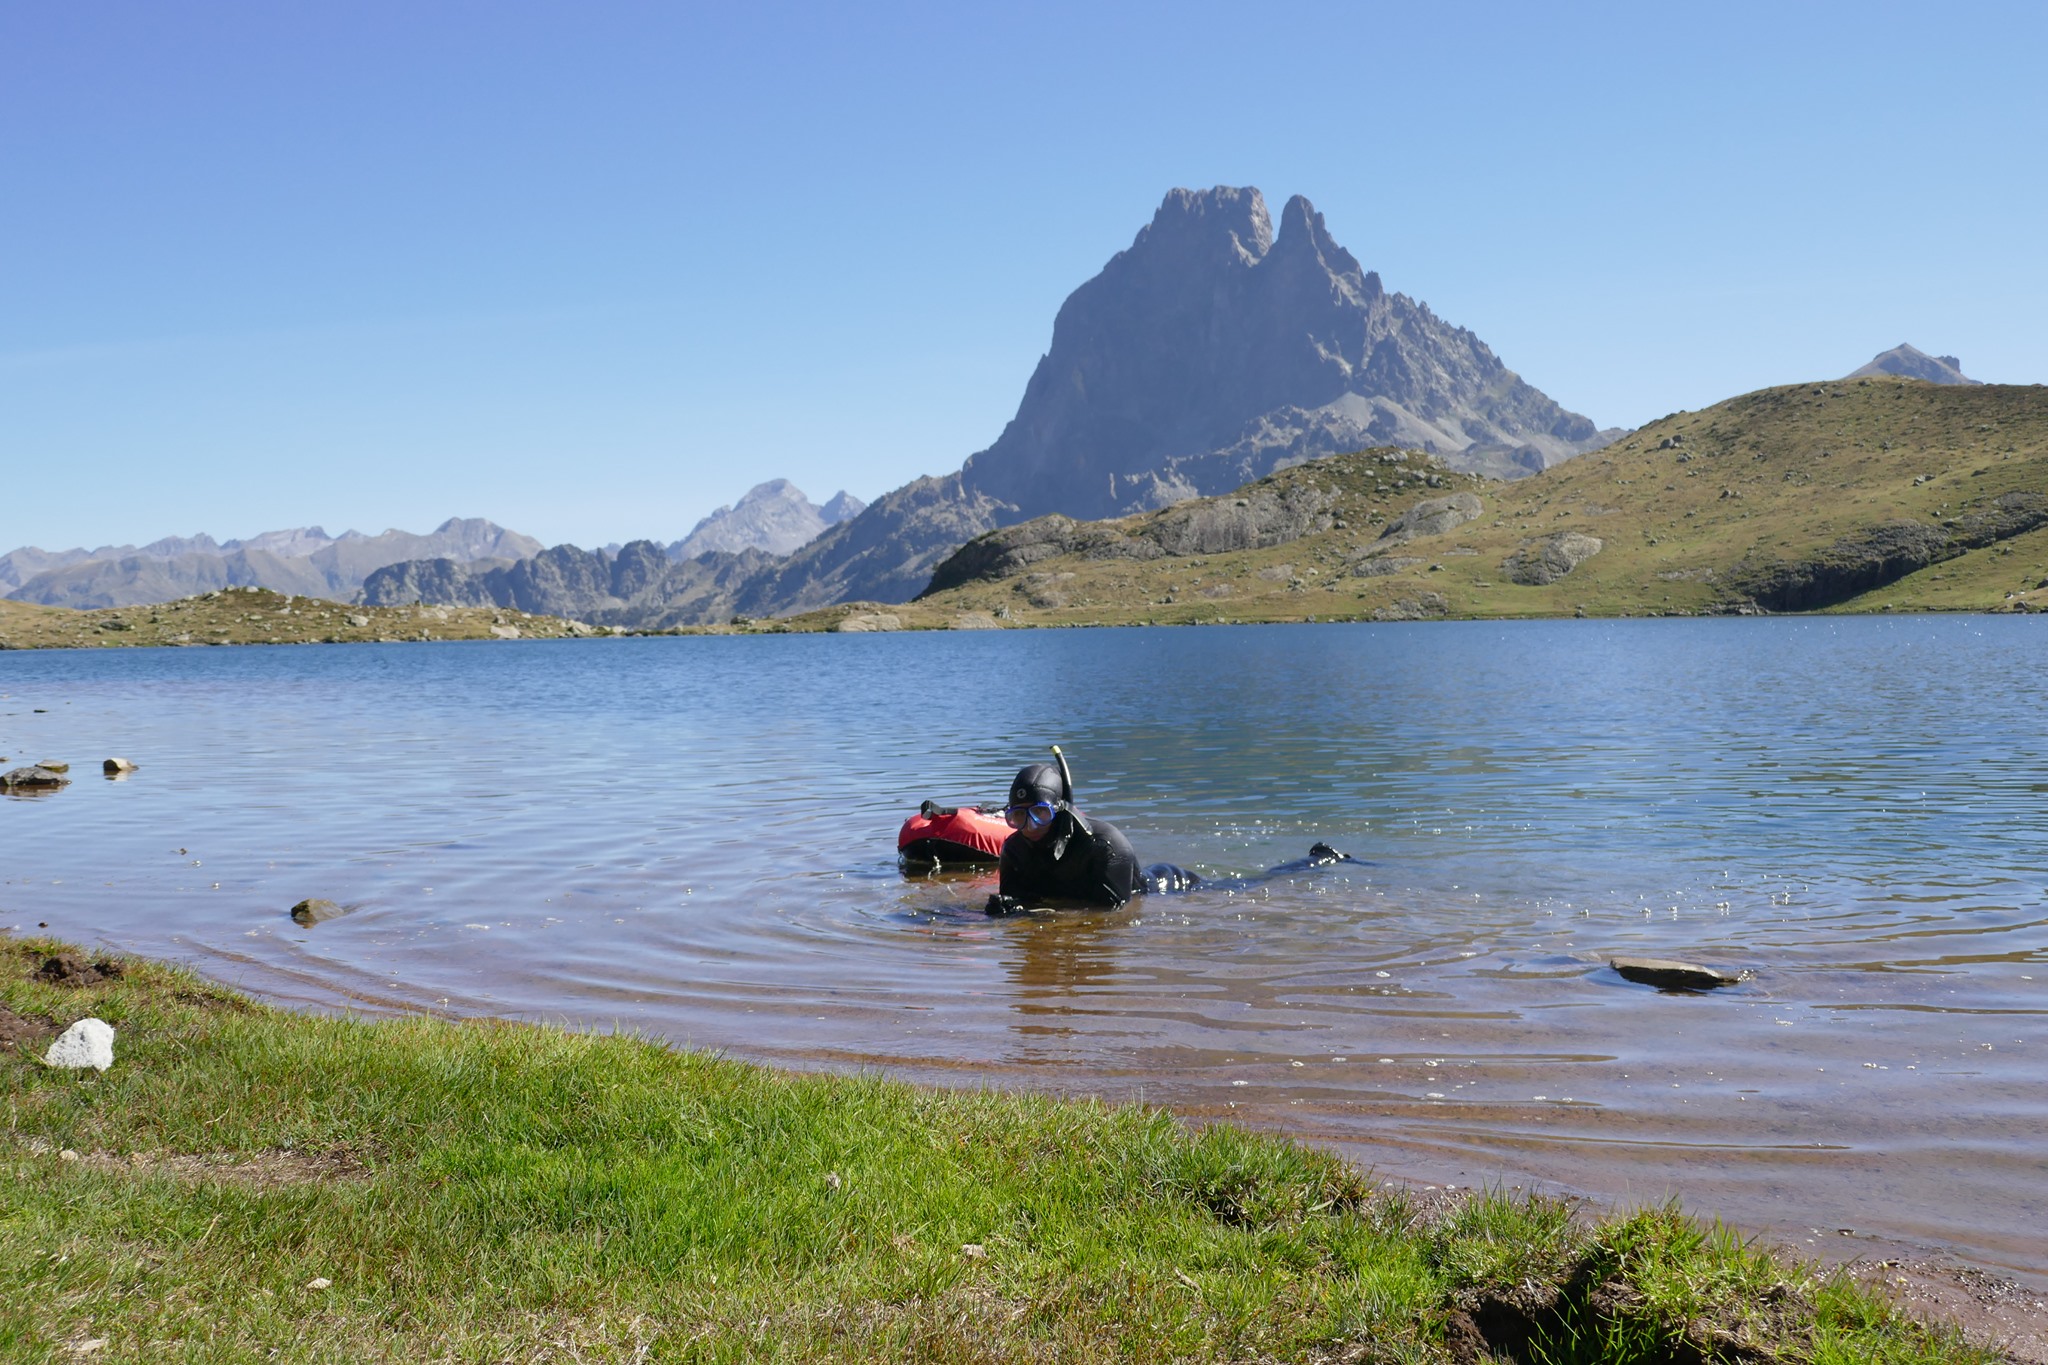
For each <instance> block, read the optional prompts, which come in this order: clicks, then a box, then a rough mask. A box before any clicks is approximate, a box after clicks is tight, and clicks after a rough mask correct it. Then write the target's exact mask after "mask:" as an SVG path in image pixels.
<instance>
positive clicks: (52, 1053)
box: [43, 1019, 114, 1071]
mask: <svg viewBox="0 0 2048 1365" xmlns="http://www.w3.org/2000/svg"><path fill="white" fill-rule="evenodd" d="M43 1060H44V1061H45V1062H47V1063H48V1064H49V1065H51V1066H55V1067H62V1068H64V1069H66V1070H69V1071H78V1070H82V1069H84V1068H85V1067H91V1068H92V1069H93V1070H95V1071H105V1070H106V1069H107V1068H108V1067H110V1066H112V1065H113V1064H114V1026H113V1025H112V1024H110V1023H108V1022H107V1021H106V1020H104V1019H81V1020H79V1021H78V1022H77V1023H75V1024H73V1025H72V1026H71V1027H70V1028H68V1029H65V1030H64V1031H63V1032H62V1033H60V1034H58V1035H57V1041H56V1042H54V1043H52V1044H50V1050H49V1051H48V1052H46V1053H44V1054H43Z"/></svg>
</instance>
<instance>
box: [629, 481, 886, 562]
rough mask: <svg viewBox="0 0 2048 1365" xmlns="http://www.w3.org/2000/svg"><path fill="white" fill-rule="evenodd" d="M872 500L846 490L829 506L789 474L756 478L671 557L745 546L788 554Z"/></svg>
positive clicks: (675, 546)
mask: <svg viewBox="0 0 2048 1365" xmlns="http://www.w3.org/2000/svg"><path fill="white" fill-rule="evenodd" d="M866 506H867V504H866V503H864V502H862V501H861V500H860V499H859V498H856V497H854V496H853V495H852V494H851V493H848V492H846V491H845V490H843V489H842V490H841V491H840V492H839V493H837V494H835V495H834V496H833V498H832V500H831V501H830V502H828V503H826V504H825V505H824V506H823V507H819V506H817V505H815V504H814V503H812V502H811V500H810V499H809V498H807V497H805V496H804V492H803V490H802V489H801V488H798V487H797V486H796V485H795V484H793V483H791V482H790V481H789V480H788V479H770V480H769V481H768V482H767V483H760V484H755V485H754V486H753V487H752V488H750V489H748V490H747V493H746V496H745V497H742V498H741V499H740V500H739V501H738V502H737V503H734V504H733V505H732V506H730V507H721V508H719V509H718V510H717V511H715V512H713V513H712V514H711V515H710V516H708V517H705V518H704V519H703V520H702V521H700V522H698V523H697V525H696V526H695V528H694V529H692V530H691V532H690V534H689V535H687V536H684V537H683V538H682V539H681V540H679V541H677V542H676V543H675V544H673V545H671V546H669V547H668V553H669V557H670V558H671V559H695V558H696V557H697V556H699V555H704V554H712V553H714V552H721V551H722V552H724V553H726V554H738V553H739V552H740V551H742V550H764V551H766V552H767V553H769V554H771V555H786V554H788V553H790V552H791V551H792V550H795V549H796V548H797V547H798V546H801V545H806V544H808V543H810V542H811V541H813V540H816V539H817V538H818V537H819V536H820V535H821V534H823V533H824V531H825V529H826V528H827V527H830V526H836V525H838V524H839V523H840V522H842V521H846V520H848V519H850V518H852V517H855V516H858V515H859V514H860V512H861V510H862V509H863V508H865V507H866Z"/></svg>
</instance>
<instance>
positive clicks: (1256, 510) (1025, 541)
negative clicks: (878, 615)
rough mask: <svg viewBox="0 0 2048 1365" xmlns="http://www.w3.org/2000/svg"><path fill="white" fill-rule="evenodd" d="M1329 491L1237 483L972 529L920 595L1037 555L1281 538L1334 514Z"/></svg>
mask: <svg viewBox="0 0 2048 1365" xmlns="http://www.w3.org/2000/svg"><path fill="white" fill-rule="evenodd" d="M1335 503H1336V497H1335V495H1334V494H1333V493H1332V492H1330V491H1329V490H1328V489H1325V488H1322V487H1320V486H1319V485H1317V484H1315V483H1313V482H1309V481H1306V480H1298V481H1294V482H1289V483H1286V484H1284V485H1282V486H1279V487H1273V486H1263V487H1251V488H1241V489H1238V490H1237V492H1236V493H1235V494H1234V495H1233V496H1230V497H1223V498H1196V499H1192V500H1190V501H1188V502H1185V503H1181V504H1179V505H1177V506H1173V507H1169V508H1168V509H1166V510H1165V511H1163V512H1160V513H1158V514H1156V515H1154V516H1150V517H1146V518H1143V519H1142V520H1140V521H1137V522H1135V523H1132V522H1125V523H1116V522H1097V521H1076V520H1074V518H1072V517H1068V516H1061V515H1059V514H1058V513H1054V514H1053V515H1051V516H1045V517H1034V518H1033V519H1032V520H1030V521H1027V522H1022V523H1020V524H1018V525H1016V526H1008V527H1004V528H1002V529H1000V530H996V531H991V532H989V533H987V534H985V535H982V536H979V537H977V538H976V539H974V540H971V541H969V542H968V543H967V544H965V545H963V546H961V547H960V548H959V549H958V550H957V551H955V552H954V553H953V554H951V555H949V556H948V557H947V558H946V559H945V560H944V561H943V562H942V563H940V564H939V565H938V566H937V567H936V568H935V569H933V571H932V574H931V581H930V583H929V584H928V585H927V586H926V587H925V590H924V591H923V592H921V593H919V594H918V596H919V597H920V598H923V597H929V596H930V595H931V594H933V593H937V592H943V591H945V590H946V589H947V588H955V587H958V586H960V585H961V584H963V583H972V582H976V581H993V580H995V579H1000V578H1009V577H1011V576H1013V575H1016V574H1019V573H1023V572H1025V571H1026V570H1028V569H1029V568H1030V567H1031V566H1032V565H1033V564H1036V563H1038V562H1039V561H1040V560H1045V559H1052V558H1055V557H1057V556H1059V555H1071V554H1078V555H1084V556H1086V557H1087V558H1089V559H1157V558H1159V557H1160V556H1162V555H1211V554H1227V553H1229V552H1231V551H1233V550H1260V549H1266V548H1269V547H1271V546H1275V545H1285V544H1288V543H1289V542H1291V541H1295V540H1299V539H1300V538H1301V537H1303V536H1305V535H1309V534H1311V533H1313V532H1317V531H1327V530H1328V529H1330V526H1331V524H1332V523H1333V521H1334V520H1335V517H1334V515H1333V513H1332V510H1331V509H1332V508H1333V506H1334V505H1335Z"/></svg>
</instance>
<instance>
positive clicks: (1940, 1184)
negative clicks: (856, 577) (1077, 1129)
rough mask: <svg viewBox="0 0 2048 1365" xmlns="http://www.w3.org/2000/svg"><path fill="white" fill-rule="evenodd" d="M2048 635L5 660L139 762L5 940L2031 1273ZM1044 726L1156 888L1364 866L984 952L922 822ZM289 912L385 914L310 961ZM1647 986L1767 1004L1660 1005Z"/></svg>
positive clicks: (991, 635) (399, 650)
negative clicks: (1724, 1218) (905, 826)
mask: <svg viewBox="0 0 2048 1365" xmlns="http://www.w3.org/2000/svg"><path fill="white" fill-rule="evenodd" d="M2041 629H2042V627H2041V625H2040V624H2039V623H2038V622H2035V621H2032V620H2029V619H2026V618H1954V619H1901V620H1845V621H1825V620H1816V621H1806V620H1798V621H1788V620H1761V621H1654V622H1648V621H1646V622H1556V623H1527V624H1517V625H1509V626H1498V625H1448V626H1390V627H1363V626H1362V627H1331V626H1325V627H1311V628H1292V627H1243V628H1235V627H1233V628H1205V629H1200V630H1157V631H1153V630H1132V631H1086V632H1082V631H1050V632H1016V633H995V632H981V633H973V634H962V635H950V634H931V635H917V636H894V637H891V636H880V637H844V638H842V637H761V638H751V639H710V638H707V639H661V640H619V641H611V640H601V641H587V642H562V643H559V644H557V643H541V642H520V643H517V644H507V645H462V644H448V645H413V646H405V647H384V648H378V647H373V646H363V647H354V646H333V647H323V648H318V649H290V648H277V649H246V650H233V651H230V650H182V651H156V650H110V651H93V652H65V653H42V654H19V653H17V654H10V655H5V656H0V693H4V694H6V695H5V696H0V753H7V754H18V755H27V754H29V753H30V752H31V751H32V752H33V753H34V754H35V755H37V756H48V757H57V758H68V759H69V760H70V761H72V762H73V763H74V764H79V763H86V764H90V763H95V762H96V761H97V760H98V759H101V758H104V757H105V756H107V755H108V754H114V753H119V754H124V755H126V756H129V757H131V758H134V759H135V760H136V761H137V762H138V763H140V764H141V765H142V766H141V768H140V771H138V772H137V773H135V774H134V775H133V778H132V780H130V781H126V782H121V783H84V782H79V783H74V784H73V785H72V786H71V787H69V788H66V789H64V790H63V791H62V792H59V793H58V794H56V795H55V796H54V797H52V798H49V799H45V800H38V801H33V802H29V801H20V802H9V803H6V804H4V805H0V849H4V851H5V858H4V862H0V872H4V881H0V927H4V926H8V925H20V926H22V927H24V928H26V929H33V928H34V926H35V923H36V922H37V921H48V922H49V924H50V926H51V931H52V932H54V933H58V934H61V935H63V936H65V937H67V938H71V939H74V940H80V941H84V942H87V943H99V942H106V943H109V944H112V945H115V946H118V947H122V948H126V949H131V950H134V951H139V952H146V953H154V954H159V955H164V956H171V957H177V958H181V959H183V960H186V961H190V962H193V963H195V964H196V965H198V966H200V967H201V968H202V969H204V970H206V971H208V972H210V973H212V974H213V975H215V976H218V977H221V978H223V979H225V980H228V981H230V982H232V983H235V984H239V985H242V986H245V987H248V988H250V989H254V990H258V991H261V992H265V993H268V994H271V995H273V996H276V997H279V998H283V999H287V1000H292V1001H297V1002H301V1003H307V1004H313V1005H319V1006H335V1005H352V1006H364V1005H367V1006H370V1007H373V1008H392V1009H406V1008H421V1007H426V1008H436V1009H447V1010H452V1011H457V1012H487V1013H494V1014H506V1015H515V1016H523V1017H534V1018H548V1019H563V1020H568V1021H571V1022H576V1023H583V1024H590V1025H595V1026H601V1027H610V1026H621V1027H628V1028H636V1029H641V1030H645V1031H648V1032H653V1033H658V1034H661V1035H663V1036H667V1037H670V1038H674V1039H676V1040H678V1041H680V1042H685V1043H691V1044H695V1045H700V1046H709V1047H717V1048H721V1049H725V1050H727V1051H730V1052H733V1053H736V1054H739V1055H744V1056H752V1057H760V1058H765V1059H771V1060H777V1061H783V1062H788V1063H792V1064H797V1065H805V1066H848V1065H857V1066H880V1067H885V1068H888V1069H891V1070H893V1071H895V1072H897V1073H898V1074H903V1075H908V1076H912V1077H916V1078H920V1079H926V1080H937V1081H944V1082H949V1083H965V1084H980V1083H998V1084H1004V1085H1024V1086H1034V1087H1043V1088H1048V1089H1055V1090H1061V1091H1067V1092H1088V1093H1100V1094H1104V1095H1109V1096H1113V1097H1119V1098H1130V1097H1143V1098H1146V1099H1149V1100H1152V1101H1155V1102H1161V1103H1167V1104H1171V1105H1173V1106H1174V1107H1176V1108H1178V1109H1180V1110H1182V1111H1184V1112H1187V1113H1190V1114H1194V1115H1198V1116H1208V1115H1228V1116H1233V1117H1236V1118H1239V1119H1244V1120H1248V1121H1253V1122H1259V1123H1268V1124H1275V1125H1280V1126H1284V1127H1287V1128H1289V1129H1290V1130H1293V1131H1298V1132H1303V1133H1306V1134H1310V1135H1312V1136H1315V1137H1317V1138H1320V1139H1324V1140H1328V1141H1331V1142H1335V1143H1338V1144H1340V1145H1343V1146H1345V1148H1346V1150H1350V1151H1354V1152H1356V1153H1357V1154H1359V1155H1360V1156H1361V1157H1362V1158H1363V1159H1366V1160H1369V1161H1372V1162H1375V1163H1376V1164H1377V1165H1378V1166H1379V1167H1380V1168H1382V1169H1383V1170H1386V1171H1388V1172H1391V1173H1402V1174H1414V1175H1420V1176H1424V1177H1427V1178H1433V1179H1439V1180H1442V1179H1450V1180H1454V1181H1456V1182H1457V1183H1459V1184H1465V1183H1475V1182H1480V1181H1485V1180H1489V1179H1501V1178H1505V1179H1511V1180H1515V1179H1527V1178H1530V1177H1535V1178H1540V1179H1545V1180H1550V1181H1554V1182H1557V1183H1559V1184H1562V1185H1564V1186H1567V1187H1570V1188H1575V1189H1579V1190H1584V1191H1587V1192H1590V1193H1593V1194H1595V1195H1597V1196H1600V1197H1602V1198H1608V1199H1658V1198H1662V1197H1664V1196H1665V1195H1666V1194H1668V1193H1670V1192H1673V1191H1681V1192H1683V1193H1684V1194H1685V1195H1686V1197H1687V1198H1688V1199H1689V1200H1691V1201H1693V1202H1694V1203H1695V1204H1696V1205H1697V1206H1699V1207H1701V1208H1704V1209H1707V1210H1711V1211H1718V1212H1721V1213H1724V1214H1726V1215H1728V1216H1730V1217H1732V1218H1735V1219H1738V1220H1740V1221H1743V1222H1746V1223H1749V1224H1752V1225H1776V1226H1781V1227H1785V1228H1788V1229H1792V1230H1794V1231H1798V1230H1799V1229H1804V1228H1807V1227H1808V1226H1811V1227H1823V1226H1825V1227H1826V1228H1827V1229H1828V1230H1829V1233H1830V1235H1833V1236H1839V1235H1840V1234H1839V1229H1840V1228H1845V1227H1846V1228H1851V1229H1855V1230H1857V1232H1858V1234H1859V1235H1861V1234H1863V1233H1871V1234H1882V1235H1886V1236H1898V1237H1905V1238H1909V1239H1919V1240H1929V1241H1935V1242H1947V1243H1954V1244H1958V1245H1960V1246H1962V1247H1964V1248H1965V1249H1967V1250H1968V1252H1969V1253H1970V1254H1972V1255H1975V1256H1977V1257H1978V1258H1979V1259H1981V1260H1983V1261H1985V1262H1987V1263H1989V1264H1995V1265H2001V1266H2005V1267H2008V1268H2014V1269H2018V1270H2021V1271H2030V1272H2034V1273H2044V1272H2048V1262H2044V1259H2043V1257H2042V1254H2041V1253H2040V1251H2039V1250H2038V1240H2039V1239H2038V1233H2037V1231H2036V1230H2035V1229H2034V1228H2033V1227H2032V1226H2031V1214H2030V1213H2029V1212H2028V1209H2027V1205H2028V1202H2029V1201H2027V1200H2023V1199H2015V1198H2013V1193H2014V1191H2015V1190H2038V1189H2040V1188H2042V1186H2043V1177H2044V1176H2048V1123H2044V1119H2048V1114H2044V1112H2043V1110H2044V1107H2048V1105H2044V1099H2043V1089H2042V1087H2041V1086H2040V1084H2039V1079H2038V1078H2039V1074H2040V1062H2039V1061H2038V1060H2036V1058H2037V1054H2038V1053H2039V1052H2040V1050H2041V1049H2042V1048H2043V1047H2044V1046H2048V1038H2044V1030H2043V1027H2042V1025H2043V1019H2044V1010H2048V1005H2044V996H2043V994H2042V984H2043V981H2048V976H2044V971H2048V855H2044V853H2043V847H2044V840H2043V835H2044V833H2048V820H2044V818H2043V816H2042V814H2041V811H2042V809H2043V798H2044V796H2048V738H2044V727H2042V726H2041V725H2040V723H2039V717H2038V714H2037V711H2038V699H2039V697H2040V695H2041V693H2042V690H2043V689H2042V683H2043V682H2044V676H2043V675H2044V672H2048V669H2044V664H2043V660H2044V658H2048V652H2044V650H2043V648H2042V641H2041V639H2040V638H2039V632H2040V631H2041ZM36 708H43V709H44V713H43V714H37V712H36ZM1053 740H1059V741H1060V742H1061V743H1062V744H1063V745H1065V747H1066V748H1067V750H1068V752H1069V754H1070V755H1072V757H1073V759H1074V762H1075V769H1076V780H1077V783H1078V787H1079V791H1080V795H1081V799H1082V804H1083V805H1084V806H1085V807H1086V808H1087V809H1089V810H1091V811H1094V812H1096V813H1099V814H1101V815H1103V816H1105V817H1107V818H1109V819H1112V820H1114V821H1115V822H1116V823H1117V824H1118V825H1119V826H1120V827H1121V828H1123V829H1124V830H1125V831H1126V832H1127V833H1128V834H1130V835H1131V837H1132V839H1133V841H1134V843H1135V844H1136V845H1137V849H1138V853H1139V856H1140V858H1141V859H1142V860H1143V861H1147V862H1152V861H1170V862H1175V863H1180V864H1183V865H1186V866H1190V867H1194V868H1196V869H1197V870H1199V871H1201V872H1203V873H1205V874H1209V875H1212V876H1229V875H1232V874H1241V873H1249V872H1253V871H1256V870H1257V869H1261V868H1264V867H1267V866H1271V865H1273V864H1276V863H1280V862H1283V861H1285V860H1287V859H1291V858H1298V857H1300V856H1301V855H1302V854H1303V853H1305V852H1306V850H1307V848H1308V846H1309V844H1310V843H1311V842H1313V841H1315V840H1317V839H1327V840H1329V841H1330V842H1332V843H1334V844H1335V845H1337V846H1338V847H1340V848H1343V849H1346V850H1347V851H1350V852H1353V853H1356V854H1359V855H1361V856H1363V857H1366V858H1369V859H1371V860H1372V865H1370V866H1360V865H1355V864H1345V865H1337V866H1331V867H1324V868H1317V869H1312V870H1309V871H1307V872H1303V873H1299V874H1297V875H1292V876H1287V877H1282V878H1279V879H1276V880H1273V881H1270V882H1265V883H1261V884H1259V885H1256V886H1251V887H1210V888H1205V889H1202V890H1198V891H1196V892H1194V893H1191V894H1188V895H1184V896H1176V897H1155V898H1151V899H1150V900H1148V901H1145V902H1141V903H1140V904H1139V905H1137V906H1136V907H1135V908H1132V909H1129V910H1126V911H1122V912H1117V913H1110V914H1098V913H1067V914H1059V915H1044V916H1028V917H1021V918H1018V919H1013V920H998V921H991V920H989V919H987V918H986V917H985V916H983V915H982V914H981V913H980V906H981V903H982V901H983V900H984V899H985V898H986V896H987V894H988V892H989V890H990V889H991V888H992V878H991V877H990V876H988V875H983V876H980V877H975V876H965V877H958V876H946V877H939V878H930V877H914V878H908V879H906V878H905V877H903V876H901V875H900V874H899V873H898V872H897V870H896V868H895V865H894V860H893V836H894V830H895V826H896V824H897V823H898V822H900V820H901V819H902V818H903V817H904V816H905V815H907V814H908V813H909V812H910V811H911V810H913V809H914V808H915V807H916V805H917V803H918V801H920V800H921V799H923V798H926V797H931V798H934V799H937V800H940V801H943V802H955V801H972V800H979V799H987V798H989V797H992V796H996V795H999V794H1000V792H1001V790H1002V788H1003V786H1004V784H1005V783H1006V782H1007V780H1008V777H1009V775H1010V774H1011V773H1012V772H1013V771H1014V770H1015V769H1016V767H1017V766H1018V765H1019V764H1020V763H1022V762H1024V761H1027V760H1031V759H1035V758H1038V757H1040V756H1042V755H1043V753H1044V746H1045V745H1046V744H1047V743H1048V742H1050V741H1053ZM74 771H77V769H76V768H74ZM307 896H321V897H324V898H326V899H330V900H334V901H337V902H340V903H344V904H348V905H352V906H357V907H359V908H357V909H355V910H354V912H353V913H351V914H349V915H347V916H345V917H344V918H342V919H339V920H335V921H331V922H329V923H325V924H322V925H319V926H317V927H313V928H301V927H300V926H298V925H295V924H293V923H291V922H290V920H289V919H288V918H286V914H285V912H286V910H287V909H288V907H289V906H291V905H292V904H293V903H295V902H296V901H298V900H300V899H303V898H305V897H307ZM1617 953H1635V954H1642V955H1650V956H1672V957H1683V958H1693V959H1697V960H1702V961H1705V962H1708V963H1710V964H1713V965H1717V966H1722V967H1735V968H1749V969H1752V970H1754V971H1755V973H1756V975H1755V977H1754V978H1753V979H1752V980H1750V981H1748V982H1746V983H1745V984H1743V985H1741V986H1738V987H1735V988H1732V989H1730V990H1727V991H1723V992H1717V993H1716V994H1714V995H1713V996H1688V995H1674V994H1666V993H1660V992H1657V991H1654V990H1650V989H1647V988H1643V987H1638V986H1633V985H1630V984H1628V983H1626V982H1623V981H1622V980H1621V979H1620V978H1619V977H1617V976H1616V975H1615V974H1614V973H1613V972H1611V971H1610V970H1609V969H1608V968H1607V967H1606V966H1605V965H1604V964H1605V961H1606V959H1607V958H1608V957H1609V956H1611V955H1614V954H1617ZM1801 1235H1802V1236H1803V1235H1805V1234H1804V1233H1802V1234H1801Z"/></svg>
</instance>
